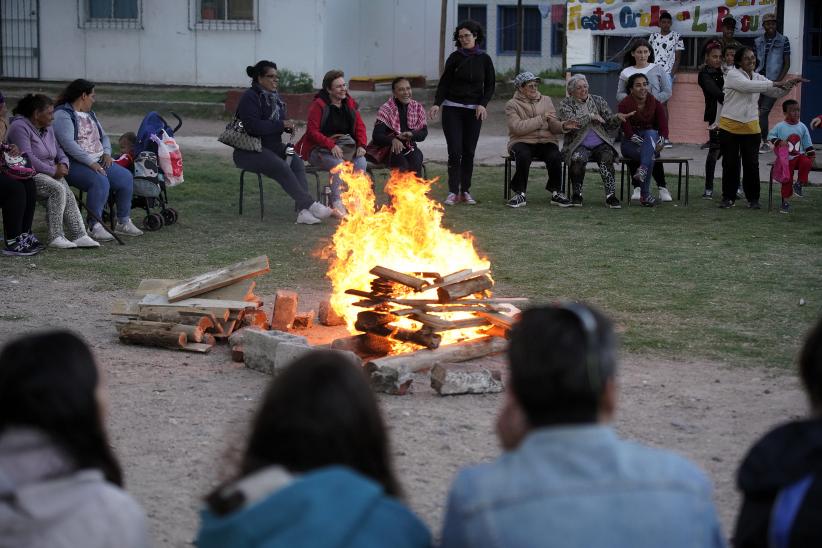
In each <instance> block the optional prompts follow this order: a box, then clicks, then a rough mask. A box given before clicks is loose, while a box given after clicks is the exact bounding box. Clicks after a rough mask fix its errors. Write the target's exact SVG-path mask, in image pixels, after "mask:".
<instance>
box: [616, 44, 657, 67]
mask: <svg viewBox="0 0 822 548" xmlns="http://www.w3.org/2000/svg"><path fill="white" fill-rule="evenodd" d="M642 46H645V47H646V48H648V52H649V55H648V62H649V63H653V62H654V50H653V48H651V44H649V43H648V40H646V39H645V38H637V39H636V40H634V41H633V43H632V44H631V47H630V48H628V51H626V52H625V57H623V58H622V66H623V67H632V66H634V65H636V59H634V56H633V55H631V54H632V53H634V52H635V51H636V50H637V49H639V48H640V47H642Z"/></svg>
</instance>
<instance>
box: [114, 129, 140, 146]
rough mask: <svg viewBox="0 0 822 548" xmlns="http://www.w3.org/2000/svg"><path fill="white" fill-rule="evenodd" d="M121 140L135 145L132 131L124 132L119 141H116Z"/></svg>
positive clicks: (135, 140)
mask: <svg viewBox="0 0 822 548" xmlns="http://www.w3.org/2000/svg"><path fill="white" fill-rule="evenodd" d="M122 139H125V140H126V142H127V143H131V144H132V145H134V144H137V135H136V134H135V133H134V132H133V131H126V132H125V133H123V134H122V135H120V139H118V141H120V140H122Z"/></svg>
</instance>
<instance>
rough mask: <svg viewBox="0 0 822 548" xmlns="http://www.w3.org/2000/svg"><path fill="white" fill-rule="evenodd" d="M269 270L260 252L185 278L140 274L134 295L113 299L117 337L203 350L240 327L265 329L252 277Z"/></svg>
mask: <svg viewBox="0 0 822 548" xmlns="http://www.w3.org/2000/svg"><path fill="white" fill-rule="evenodd" d="M268 271H269V265H268V257H266V256H264V255H263V256H260V257H256V258H254V259H249V260H246V261H242V262H239V263H236V264H234V265H231V266H228V267H225V268H221V269H218V270H214V271H212V272H207V273H205V274H201V275H199V276H195V277H193V278H190V279H187V280H166V279H144V280H142V281H141V282H140V285H139V287H138V288H137V290H136V291H135V293H134V295H133V297H132V298H130V299H125V300H121V301H117V302H115V303H114V307H113V309H112V314H114V315H115V316H117V317H118V320H117V322H116V323H115V327H116V328H117V333H118V335H119V338H120V341H121V342H123V343H125V344H137V345H144V346H155V347H160V348H169V349H176V350H184V351H187V352H199V353H206V352H209V351H210V350H211V348H212V347H213V346H214V344H216V342H217V341H226V340H227V339H228V337H229V336H230V335H231V334H232V333H233V332H234V331H236V330H237V329H240V328H241V327H244V326H251V325H253V326H257V327H261V328H262V329H268V327H269V325H270V321H271V320H270V319H269V318H268V315H267V314H266V313H265V311H263V310H262V309H261V307H262V305H263V302H262V300H261V299H259V298H258V297H257V296H256V295H254V286H255V283H256V282H254V280H251V279H250V278H253V277H255V276H259V275H261V274H265V273H266V272H268Z"/></svg>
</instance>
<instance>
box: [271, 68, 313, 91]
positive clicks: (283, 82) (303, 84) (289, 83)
mask: <svg viewBox="0 0 822 548" xmlns="http://www.w3.org/2000/svg"><path fill="white" fill-rule="evenodd" d="M278 72H279V75H280V84H279V86H278V88H277V91H279V92H280V93H310V92H312V91H314V80H313V79H312V78H311V75H310V74H308V73H307V72H300V73H299V74H298V73H296V72H292V71H290V70H288V69H280V70H279V71H278Z"/></svg>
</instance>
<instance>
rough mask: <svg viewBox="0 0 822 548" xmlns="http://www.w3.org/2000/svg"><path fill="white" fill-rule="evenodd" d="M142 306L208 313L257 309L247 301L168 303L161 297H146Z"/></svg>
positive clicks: (218, 300) (201, 300) (185, 300)
mask: <svg viewBox="0 0 822 548" xmlns="http://www.w3.org/2000/svg"><path fill="white" fill-rule="evenodd" d="M144 306H164V307H166V308H168V307H176V308H196V309H206V310H208V311H209V312H212V311H214V310H215V309H217V310H219V309H221V308H227V309H229V310H244V309H246V308H259V307H258V306H257V304H256V303H251V302H248V301H227V300H224V299H200V298H193V299H184V300H182V301H177V302H173V303H172V302H169V300H168V299H167V298H166V297H164V296H162V295H146V296H145V297H143V299H142V300H141V301H140V308H141V309H142V307H144Z"/></svg>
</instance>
